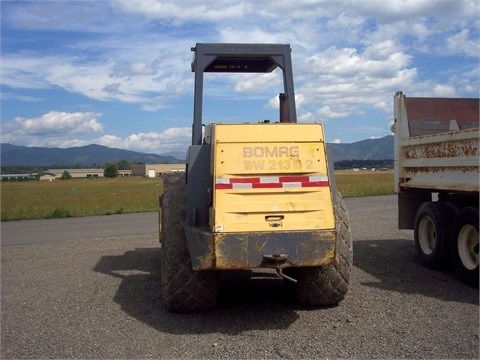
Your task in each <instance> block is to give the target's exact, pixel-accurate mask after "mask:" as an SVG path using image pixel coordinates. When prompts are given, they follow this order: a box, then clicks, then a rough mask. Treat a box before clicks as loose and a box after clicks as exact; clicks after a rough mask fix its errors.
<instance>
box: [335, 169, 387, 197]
mask: <svg viewBox="0 0 480 360" xmlns="http://www.w3.org/2000/svg"><path fill="white" fill-rule="evenodd" d="M335 178H336V181H337V189H338V191H340V193H342V195H343V197H362V196H377V195H391V194H393V193H394V192H393V171H336V172H335Z"/></svg>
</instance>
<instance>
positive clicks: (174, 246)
mask: <svg viewBox="0 0 480 360" xmlns="http://www.w3.org/2000/svg"><path fill="white" fill-rule="evenodd" d="M184 176H185V175H184V174H183V176H182V175H181V174H168V175H166V176H164V194H163V197H162V212H161V223H162V225H161V232H162V236H161V244H162V247H161V255H160V267H161V274H160V276H161V282H162V294H163V300H164V302H165V305H166V307H167V309H168V310H169V311H173V312H194V311H203V310H208V309H211V308H213V307H215V305H216V302H217V298H218V276H217V273H216V272H215V271H206V270H203V271H193V270H192V265H191V261H190V254H189V251H188V246H187V240H186V237H185V220H186V204H187V199H186V186H185V179H184Z"/></svg>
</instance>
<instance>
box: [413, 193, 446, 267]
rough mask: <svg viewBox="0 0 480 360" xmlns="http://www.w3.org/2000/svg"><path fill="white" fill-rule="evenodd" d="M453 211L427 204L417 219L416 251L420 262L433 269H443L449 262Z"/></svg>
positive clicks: (415, 231)
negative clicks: (448, 249) (449, 239)
mask: <svg viewBox="0 0 480 360" xmlns="http://www.w3.org/2000/svg"><path fill="white" fill-rule="evenodd" d="M452 214H453V213H452V211H451V210H450V208H449V207H448V206H446V205H444V204H441V203H438V202H426V203H424V204H422V206H420V209H418V212H417V215H416V218H415V227H414V239H415V250H416V252H417V255H418V257H419V259H420V261H421V262H422V263H423V264H425V265H426V266H427V267H429V268H431V269H440V268H442V267H443V266H444V265H445V263H446V262H447V260H448V254H447V247H448V237H449V229H450V226H451V224H452V220H451V219H452V217H453V215H452Z"/></svg>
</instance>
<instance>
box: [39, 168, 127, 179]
mask: <svg viewBox="0 0 480 360" xmlns="http://www.w3.org/2000/svg"><path fill="white" fill-rule="evenodd" d="M65 171H67V172H68V173H69V174H70V176H71V177H72V179H78V178H103V177H104V176H103V172H104V169H48V170H47V171H45V172H44V173H42V175H41V176H40V177H39V179H40V180H49V181H52V180H53V179H61V178H62V174H63V173H64V172H65ZM130 175H132V170H118V176H130ZM52 177H53V178H52Z"/></svg>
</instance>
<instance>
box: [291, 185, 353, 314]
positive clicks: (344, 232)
mask: <svg viewBox="0 0 480 360" xmlns="http://www.w3.org/2000/svg"><path fill="white" fill-rule="evenodd" d="M337 202H338V206H337V207H336V211H335V214H336V217H337V221H336V222H337V231H338V235H337V258H336V260H335V263H334V264H333V265H329V266H315V267H299V268H287V269H285V270H284V272H285V273H286V274H288V275H289V276H291V277H292V278H294V279H296V280H297V283H296V284H291V283H289V286H291V291H292V296H293V299H294V301H295V302H296V303H298V304H300V305H304V306H333V305H337V304H338V303H339V302H340V301H342V300H343V299H344V298H345V295H346V294H347V290H348V282H349V280H350V273H351V271H352V263H353V247H352V234H351V232H350V222H349V218H348V213H347V210H346V207H345V202H344V201H343V199H342V197H341V195H340V194H337Z"/></svg>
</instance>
